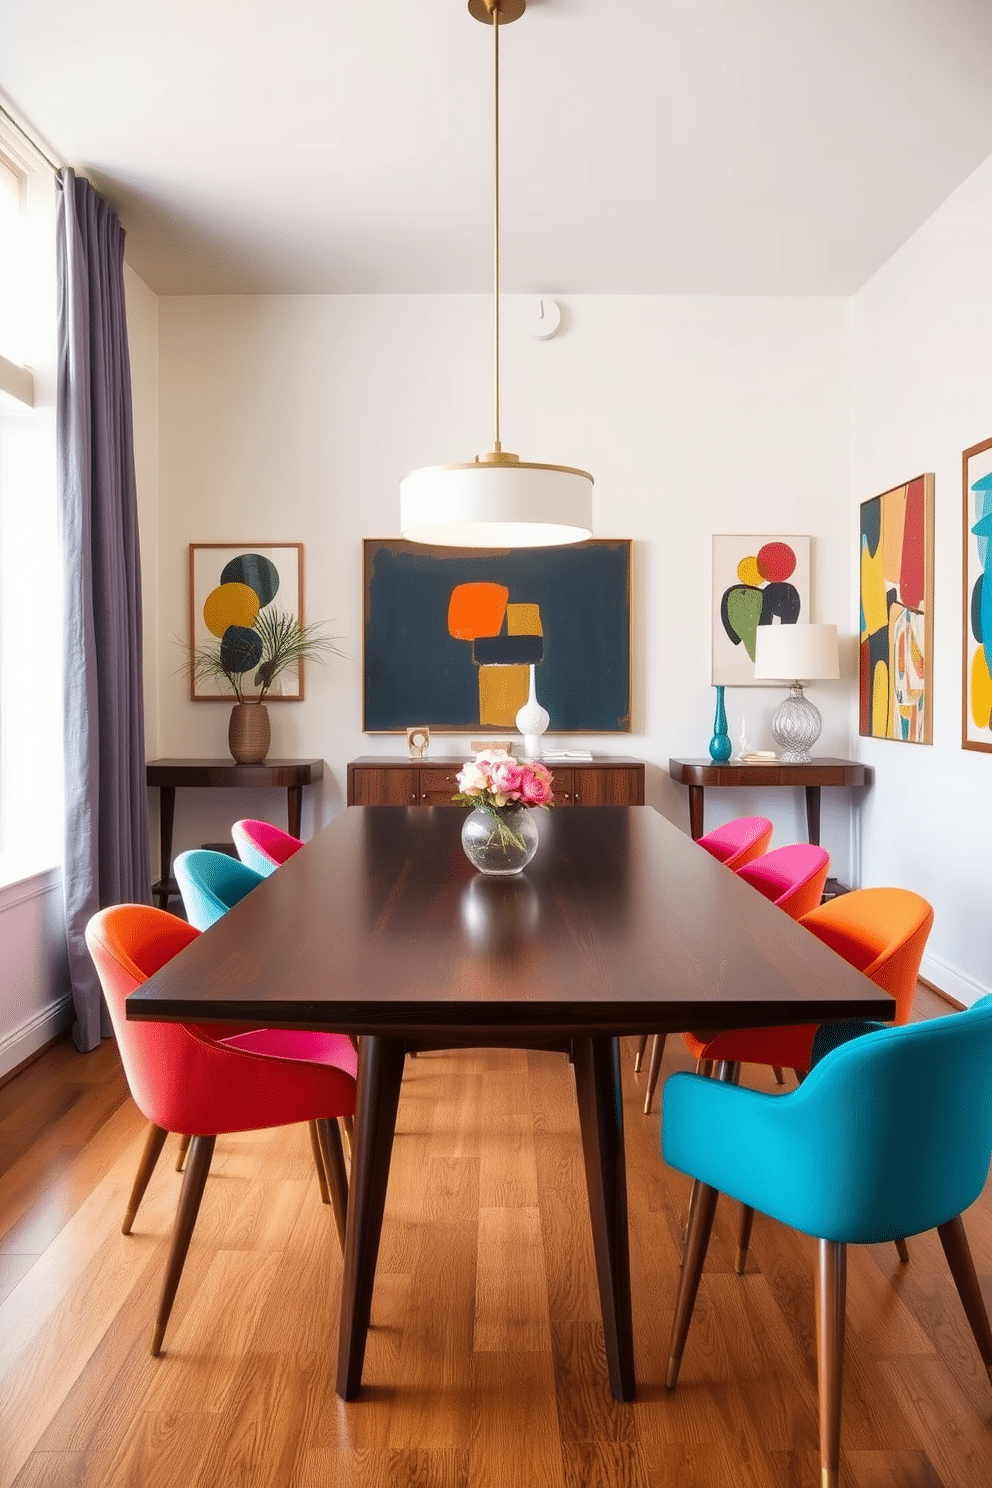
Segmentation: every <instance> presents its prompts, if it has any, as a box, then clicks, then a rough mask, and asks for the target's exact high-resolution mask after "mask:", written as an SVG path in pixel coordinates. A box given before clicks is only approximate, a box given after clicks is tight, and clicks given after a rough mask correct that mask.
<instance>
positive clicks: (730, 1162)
mask: <svg viewBox="0 0 992 1488" xmlns="http://www.w3.org/2000/svg"><path fill="white" fill-rule="evenodd" d="M866 1026H867V1027H869V1029H870V1030H871V1031H869V1032H867V1033H865V1032H864V1029H865V1028H866ZM844 1032H846V1033H847V1034H848V1035H849V1039H850V1041H849V1042H847V1043H842V1044H840V1045H839V1046H837V1047H834V1048H833V1049H831V1050H830V1051H829V1052H828V1053H826V1054H825V1055H824V1057H823V1058H822V1059H821V1060H820V1061H819V1063H816V1062H815V1061H816V1056H817V1054H818V1053H819V1048H818V1047H816V1046H814V1067H813V1069H812V1070H811V1071H810V1074H809V1075H808V1077H807V1078H806V1080H805V1081H804V1082H803V1084H802V1085H800V1086H799V1088H798V1089H797V1090H794V1091H791V1092H790V1093H789V1094H788V1095H778V1096H774V1095H764V1094H761V1093H759V1092H758V1091H754V1090H744V1089H742V1088H741V1087H740V1086H737V1085H732V1084H725V1083H723V1082H722V1081H719V1080H708V1079H705V1078H703V1077H701V1076H699V1075H689V1074H678V1075H673V1076H672V1077H671V1078H670V1079H669V1081H668V1083H667V1085H666V1087H665V1096H664V1107H663V1116H662V1123H661V1132H662V1147H663V1151H664V1155H665V1160H666V1161H667V1162H668V1163H670V1164H671V1166H672V1167H674V1168H678V1169H679V1170H680V1171H681V1172H683V1173H688V1174H689V1175H690V1176H691V1177H692V1178H694V1179H696V1180H697V1181H698V1183H699V1184H700V1190H699V1197H698V1200H697V1202H696V1205H695V1208H694V1211H693V1216H692V1220H691V1223H690V1228H689V1236H688V1239H687V1241H686V1250H685V1257H684V1261H683V1267H682V1275H681V1279H680V1282H679V1290H678V1295H677V1297H676V1301H675V1316H674V1320H673V1323H672V1343H671V1351H670V1357H669V1363H668V1376H667V1380H666V1383H667V1385H668V1387H669V1388H670V1389H672V1388H674V1386H675V1384H676V1383H677V1380H678V1374H679V1368H680V1366H681V1362H682V1352H683V1349H684V1347H685V1341H686V1335H687V1333H688V1329H689V1322H690V1319H691V1317H692V1309H693V1305H694V1303H695V1299H696V1291H697V1288H698V1286H699V1279H700V1276H701V1274H702V1269H703V1261H704V1259H705V1255H706V1247H707V1245H708V1243H709V1237H710V1231H711V1229H712V1226H713V1216H714V1213H715V1210H716V1202H717V1198H718V1196H719V1194H720V1193H727V1194H731V1195H732V1196H733V1197H734V1198H735V1199H739V1200H740V1201H741V1203H743V1204H749V1205H751V1206H752V1207H753V1208H755V1209H759V1210H761V1211H762V1212H763V1213H765V1214H769V1215H771V1216H772V1217H773V1218H774V1219H778V1220H781V1221H782V1222H783V1223H784V1224H789V1225H792V1226H793V1227H794V1228H795V1229H797V1230H803V1231H805V1233H806V1234H808V1235H814V1236H815V1237H816V1238H817V1240H818V1242H819V1257H818V1265H817V1271H816V1302H817V1358H818V1367H819V1390H820V1461H821V1480H822V1484H823V1488H834V1485H836V1483H837V1481H838V1468H839V1462H840V1398H841V1365H842V1355H843V1340H844V1306H845V1303H844V1298H845V1272H846V1255H847V1251H846V1247H847V1245H849V1244H853V1245H867V1244H874V1243H876V1242H879V1241H892V1240H898V1239H899V1238H901V1237H902V1236H905V1235H916V1234H919V1233H920V1232H921V1231H923V1230H929V1229H936V1230H937V1233H938V1234H939V1236H940V1240H941V1243H942V1245H943V1247H944V1253H945V1255H946V1256H947V1260H948V1263H949V1265H950V1269H951V1274H952V1276H953V1278H954V1281H955V1284H956V1286H957V1289H958V1292H959V1294H960V1297H961V1301H962V1303H963V1304H964V1309H965V1313H966V1315H967V1318H968V1322H969V1324H970V1325H971V1330H972V1332H973V1334H974V1336H975V1341H976V1343H977V1345H978V1351H979V1353H980V1354H981V1357H982V1361H983V1363H984V1364H985V1367H986V1369H987V1371H988V1373H989V1378H990V1380H992V1328H990V1326H989V1320H988V1315H987V1313H986V1311H985V1305H984V1302H983V1300H982V1294H981V1290H980V1287H979V1284H978V1280H977V1277H976V1275H975V1268H974V1265H973V1263H972V1259H971V1252H970V1250H969V1248H968V1242H967V1239H966V1237H965V1232H964V1226H963V1224H962V1222H961V1213H962V1210H964V1209H967V1208H968V1206H969V1204H972V1203H973V1202H974V1200H975V1199H976V1198H977V1197H978V1195H979V1194H980V1193H981V1191H982V1188H983V1186H984V1184H985V1180H986V1176H987V1174H988V1170H989V1160H990V1155H992V997H985V998H983V999H982V1000H981V1001H980V1002H978V1003H976V1004H975V1006H974V1007H973V1008H971V1009H969V1010H968V1011H967V1012H963V1013H953V1014H951V1015H950V1016H949V1017H945V1018H935V1019H933V1020H931V1021H929V1022H924V1023H914V1024H909V1025H906V1026H903V1027H895V1028H893V1027H881V1026H876V1027H875V1028H874V1029H871V1025H865V1024H860V1025H850V1026H849V1027H848V1028H847V1029H841V1030H838V1029H836V1028H834V1029H831V1028H829V1027H827V1026H825V1027H824V1029H823V1038H822V1040H821V1047H822V1046H824V1045H826V1044H828V1043H835V1044H836V1041H837V1039H838V1037H839V1036H842V1035H843V1033H844ZM858 1034H861V1035H862V1036H860V1037H859V1036H853V1037H851V1035H858Z"/></svg>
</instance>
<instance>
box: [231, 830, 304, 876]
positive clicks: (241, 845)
mask: <svg viewBox="0 0 992 1488" xmlns="http://www.w3.org/2000/svg"><path fill="white" fill-rule="evenodd" d="M231 836H232V837H233V838H234V845H235V847H236V848H237V850H238V857H239V858H240V859H241V861H242V863H247V865H248V867H249V868H254V870H255V872H256V873H261V874H262V876H263V877H265V878H267V877H268V875H269V874H270V873H274V872H275V870H276V869H277V868H278V867H279V865H280V863H285V861H286V859H287V858H291V857H292V856H293V854H294V853H295V852H299V850H300V848H301V847H302V846H303V843H302V842H301V841H300V839H299V837H293V836H292V835H291V834H290V833H289V832H283V831H282V830H281V829H280V828H279V827H273V826H272V825H271V824H270V823H269V822H266V821H255V820H253V819H251V818H249V819H247V820H245V821H236V822H235V823H234V826H233V827H232V828H231Z"/></svg>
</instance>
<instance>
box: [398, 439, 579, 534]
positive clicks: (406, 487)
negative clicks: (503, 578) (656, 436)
mask: <svg viewBox="0 0 992 1488" xmlns="http://www.w3.org/2000/svg"><path fill="white" fill-rule="evenodd" d="M592 484H593V482H592V476H591V475H589V474H588V473H587V472H586V471H585V470H573V469H571V468H569V467H567V466H563V465H533V464H529V463H527V462H526V461H524V460H513V461H512V463H505V464H504V463H483V462H481V461H480V462H479V463H478V464H476V463H473V464H471V465H434V466H429V467H426V468H425V469H423V470H414V471H412V472H411V473H410V474H409V475H407V476H404V478H403V480H401V481H400V531H401V532H402V534H403V536H404V537H405V538H406V539H407V541H408V542H421V543H432V544H435V545H436V546H438V547H444V548H538V547H555V546H558V545H560V544H563V543H574V542H583V541H584V540H585V539H586V538H587V537H591V536H592Z"/></svg>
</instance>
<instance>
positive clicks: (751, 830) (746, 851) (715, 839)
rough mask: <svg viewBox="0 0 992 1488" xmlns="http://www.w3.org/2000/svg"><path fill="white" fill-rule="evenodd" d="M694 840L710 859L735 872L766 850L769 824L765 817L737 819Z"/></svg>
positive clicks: (769, 835) (770, 834) (769, 838)
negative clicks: (717, 860) (712, 858)
mask: <svg viewBox="0 0 992 1488" xmlns="http://www.w3.org/2000/svg"><path fill="white" fill-rule="evenodd" d="M696 840H697V842H698V843H699V845H700V847H705V849H706V851H707V852H708V853H709V854H710V855H711V856H712V857H714V858H718V859H719V861H720V862H721V863H724V864H725V865H726V866H727V867H728V868H733V869H734V870H735V871H736V870H737V869H738V868H742V867H743V866H744V864H745V863H750V862H751V860H752V859H753V858H759V857H760V856H761V854H762V853H764V852H767V851H768V844H769V843H770V842H771V840H772V824H771V822H770V821H769V820H768V818H767V816H739V817H737V819H736V821H729V822H725V823H724V825H723V826H722V827H714V829H713V831H712V832H706V833H704V835H703V836H702V837H697V839H696Z"/></svg>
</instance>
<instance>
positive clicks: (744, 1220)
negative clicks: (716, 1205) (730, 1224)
mask: <svg viewBox="0 0 992 1488" xmlns="http://www.w3.org/2000/svg"><path fill="white" fill-rule="evenodd" d="M753 1224H754V1210H753V1209H752V1208H751V1206H750V1204H742V1205H741V1223H740V1229H739V1230H738V1231H737V1259H736V1260H735V1262H734V1270H735V1271H736V1272H737V1275H738V1276H743V1275H744V1270H745V1267H746V1266H747V1253H748V1251H749V1250H750V1248H751V1226H752V1225H753Z"/></svg>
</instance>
